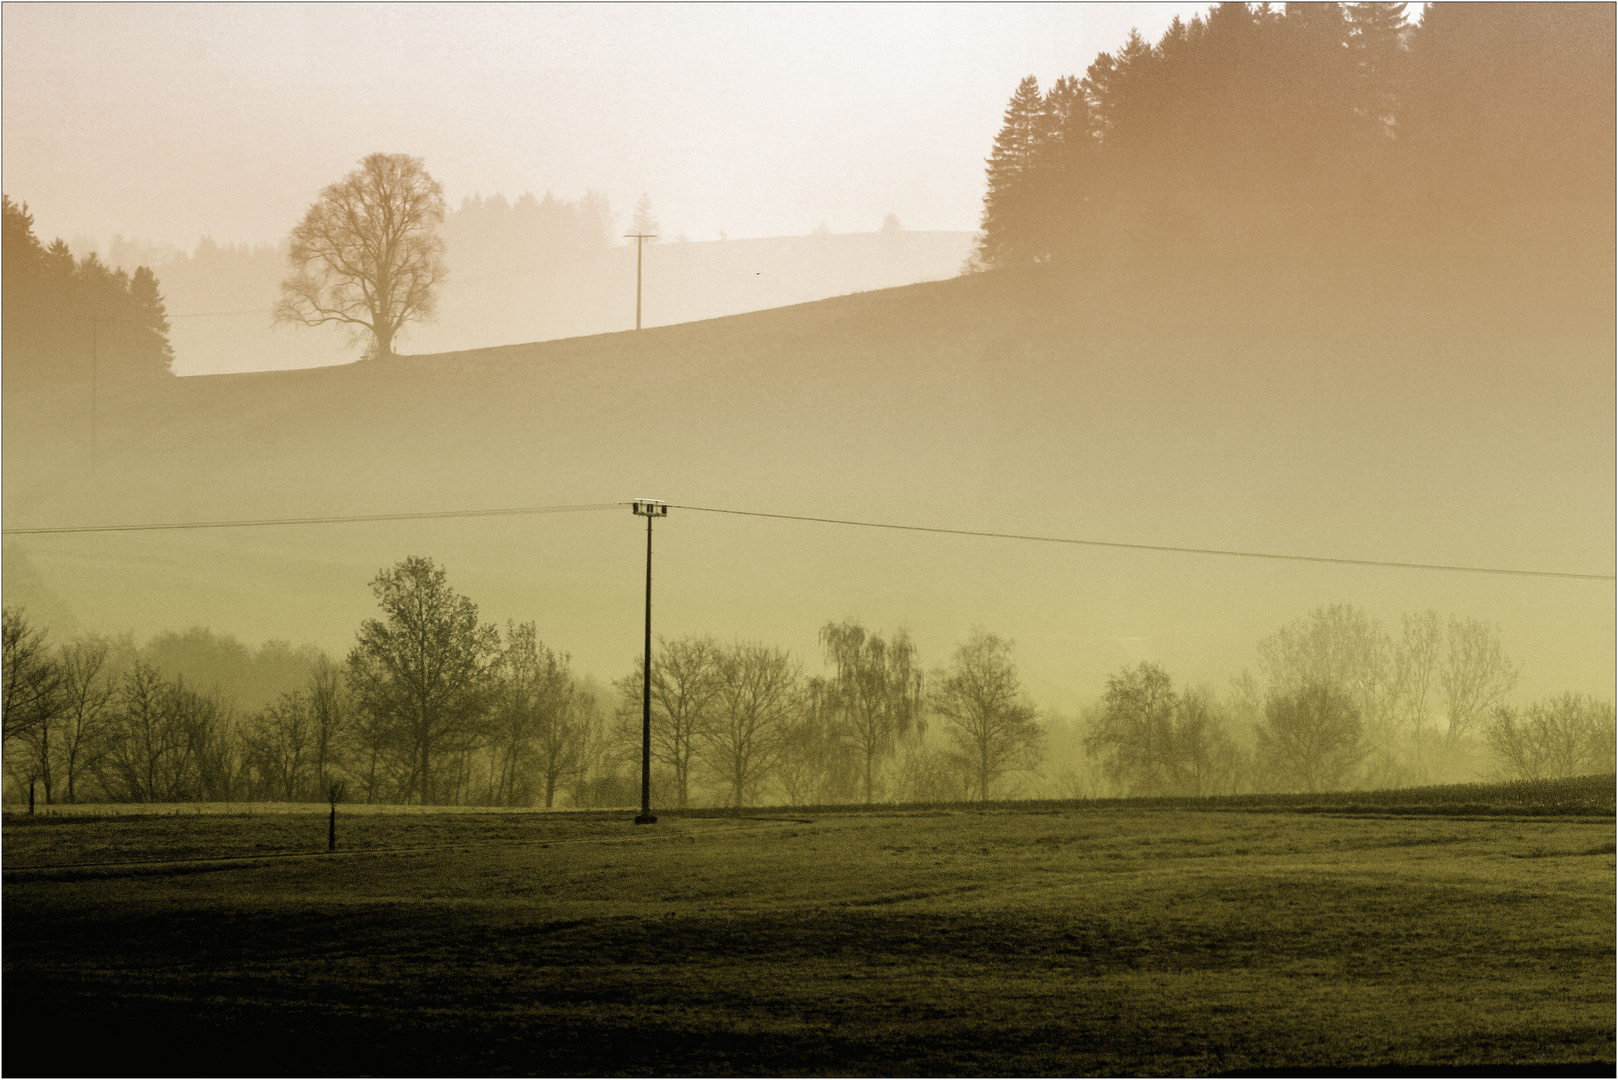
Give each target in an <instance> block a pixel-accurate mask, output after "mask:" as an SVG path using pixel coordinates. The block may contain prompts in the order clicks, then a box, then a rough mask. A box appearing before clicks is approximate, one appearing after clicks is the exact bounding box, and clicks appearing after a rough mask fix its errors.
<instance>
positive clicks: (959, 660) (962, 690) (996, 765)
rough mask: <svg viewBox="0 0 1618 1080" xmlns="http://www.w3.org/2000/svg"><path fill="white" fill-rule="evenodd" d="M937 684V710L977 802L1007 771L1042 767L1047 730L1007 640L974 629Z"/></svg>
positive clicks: (935, 696) (987, 796)
mask: <svg viewBox="0 0 1618 1080" xmlns="http://www.w3.org/2000/svg"><path fill="white" fill-rule="evenodd" d="M933 687H934V689H933V692H932V705H933V709H934V711H936V712H937V713H938V715H939V716H941V717H943V719H944V720H945V722H946V724H947V726H946V727H945V730H946V731H947V732H948V733H949V736H950V739H951V741H953V742H954V744H955V752H954V754H953V755H952V756H953V757H954V759H955V760H956V762H957V763H958V764H959V766H960V768H961V770H962V772H963V773H965V775H966V777H967V778H968V785H967V786H968V788H969V789H970V794H971V795H972V796H975V797H976V798H977V799H978V801H980V802H983V801H987V800H988V798H989V793H990V791H992V790H993V788H994V785H995V784H996V783H997V782H999V780H1000V779H1001V778H1002V777H1004V776H1005V775H1006V774H1007V773H1009V772H1017V771H1022V770H1031V769H1034V768H1037V767H1038V765H1039V759H1040V755H1041V752H1042V750H1043V746H1044V732H1043V731H1042V730H1041V728H1040V726H1039V721H1038V720H1036V719H1035V715H1034V707H1033V706H1032V705H1030V704H1029V703H1028V702H1027V701H1026V700H1025V699H1024V694H1023V690H1022V681H1021V680H1020V679H1019V678H1018V677H1017V668H1016V666H1015V665H1013V664H1012V662H1011V643H1010V642H1009V641H1006V640H1004V639H1003V638H998V637H996V636H995V635H993V634H988V633H984V632H982V631H978V632H976V633H974V634H973V635H972V636H971V638H970V639H968V641H967V643H966V644H965V645H962V646H961V647H960V648H959V649H957V650H956V651H955V663H954V665H953V666H952V667H950V669H949V670H947V671H943V672H940V673H939V674H938V675H937V676H936V677H935V678H934V680H933Z"/></svg>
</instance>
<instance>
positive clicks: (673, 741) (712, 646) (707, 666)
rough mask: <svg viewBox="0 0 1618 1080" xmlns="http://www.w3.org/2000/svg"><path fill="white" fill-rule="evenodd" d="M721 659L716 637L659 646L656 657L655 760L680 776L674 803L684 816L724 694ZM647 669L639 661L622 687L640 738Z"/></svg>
mask: <svg viewBox="0 0 1618 1080" xmlns="http://www.w3.org/2000/svg"><path fill="white" fill-rule="evenodd" d="M720 654H721V650H720V647H719V643H718V642H716V641H714V639H713V638H711V637H684V638H680V639H679V640H677V641H659V642H658V651H657V654H656V655H655V656H654V657H652V756H653V757H654V758H655V759H656V760H657V761H658V762H660V763H661V764H664V765H667V766H668V767H669V768H670V769H672V770H674V802H675V806H677V807H679V808H680V809H682V810H683V809H685V808H686V807H687V806H689V805H690V800H691V766H692V764H693V763H694V761H695V760H696V753H697V747H698V746H699V745H700V744H701V742H702V740H703V738H704V737H705V736H706V734H707V731H708V726H709V724H710V722H711V719H712V717H711V712H712V708H713V704H714V700H715V698H716V696H717V695H718V693H719V658H720ZM644 663H645V660H644V658H640V659H637V660H636V661H635V670H634V672H633V673H631V674H630V675H629V677H628V678H626V679H622V680H620V681H619V682H618V684H617V686H618V692H619V694H620V695H621V700H622V703H623V706H622V707H623V715H624V716H625V717H632V723H633V726H634V728H635V731H636V733H637V736H636V737H637V738H638V732H639V730H640V712H641V693H642V685H641V666H642V665H643V664H644Z"/></svg>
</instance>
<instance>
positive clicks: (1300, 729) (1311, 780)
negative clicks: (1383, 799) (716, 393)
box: [1256, 682, 1365, 792]
mask: <svg viewBox="0 0 1618 1080" xmlns="http://www.w3.org/2000/svg"><path fill="white" fill-rule="evenodd" d="M1256 734H1257V736H1258V755H1259V760H1260V764H1261V767H1263V768H1264V769H1265V770H1266V771H1267V772H1268V773H1269V776H1270V780H1271V783H1272V784H1274V785H1276V786H1277V787H1278V788H1279V789H1280V790H1282V791H1308V792H1317V791H1331V790H1333V789H1335V788H1337V787H1339V786H1341V785H1342V784H1343V783H1344V782H1345V781H1346V780H1347V779H1348V778H1349V777H1350V776H1351V775H1352V774H1353V771H1354V767H1355V766H1356V765H1358V764H1359V762H1360V759H1361V758H1363V757H1364V756H1365V744H1364V742H1363V739H1362V735H1363V728H1362V725H1361V721H1360V711H1359V706H1358V705H1357V704H1356V702H1355V700H1354V697H1353V696H1352V695H1351V694H1350V693H1348V692H1347V691H1346V690H1344V689H1343V688H1342V686H1341V684H1337V683H1330V682H1315V683H1310V684H1306V685H1304V686H1301V687H1298V688H1297V689H1295V690H1291V691H1283V692H1275V691H1272V692H1271V695H1270V698H1269V700H1268V701H1267V702H1266V703H1265V706H1264V720H1263V722H1262V723H1261V724H1259V726H1258V731H1257V733H1256Z"/></svg>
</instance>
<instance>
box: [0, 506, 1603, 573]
mask: <svg viewBox="0 0 1618 1080" xmlns="http://www.w3.org/2000/svg"><path fill="white" fill-rule="evenodd" d="M631 505H633V504H632V503H629V502H608V503H578V504H573V505H566V506H518V507H507V508H501V509H491V510H440V511H430V512H425V513H414V514H348V515H333V516H329V517H300V518H253V519H242V520H234V521H182V522H167V523H162V524H152V525H77V526H66V527H61V528H19V529H4V530H0V534H3V535H5V536H42V535H51V534H64V533H107V532H155V531H160V530H175V529H235V528H252V527H257V526H268V525H334V524H343V523H348V522H365V521H431V520H439V519H448V518H473V517H520V516H525V515H531V514H561V513H574V512H578V511H588V510H616V509H620V508H622V507H625V506H631ZM669 506H670V508H671V509H675V510H690V511H694V512H696V513H703V514H730V515H732V516H736V517H755V518H771V519H774V520H777V521H807V522H813V523H816V524H821V525H852V526H856V527H858V528H862V529H892V530H896V531H899V532H921V533H936V534H940V535H944V536H976V537H983V538H986V539H991V540H1024V541H1031V542H1034V543H1041V544H1073V545H1077V546H1081V547H1104V548H1122V549H1124V550H1128V551H1164V552H1170V553H1172V554H1179V555H1219V556H1224V557H1227V558H1238V559H1273V560H1280V561H1283V562H1307V563H1331V564H1336V565H1339V566H1374V567H1381V568H1384V569H1395V570H1441V571H1448V572H1451V573H1459V574H1502V575H1506V576H1510V577H1544V578H1565V579H1572V580H1576V581H1615V580H1618V577H1614V576H1613V575H1612V574H1574V573H1567V572H1564V571H1558V570H1514V569H1508V568H1505V567H1496V566H1460V565H1456V564H1452V563H1419V562H1396V561H1392V560H1386V559H1344V558H1335V557H1332V556H1329V555H1287V554H1283V553H1280V552H1274V551H1237V550H1232V549H1228V548H1202V547H1179V546H1173V545H1169V544H1131V543H1126V542H1123V541H1120V540H1083V539H1079V538H1076V537H1069V536H1034V535H1030V534H1027V533H1003V532H986V531H981V530H976V529H946V528H943V527H941V526H936V525H900V524H896V523H894V522H887V521H857V520H854V519H851V518H826V517H811V516H808V515H804V514H772V513H766V512H764V511H761V510H731V509H726V508H722V507H717V506H686V505H683V504H681V503H670V504H669Z"/></svg>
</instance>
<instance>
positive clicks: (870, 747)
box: [820, 620, 922, 803]
mask: <svg viewBox="0 0 1618 1080" xmlns="http://www.w3.org/2000/svg"><path fill="white" fill-rule="evenodd" d="M820 643H821V644H822V645H823V646H824V647H825V650H826V659H827V660H828V661H830V662H831V664H832V665H833V666H834V667H835V668H836V674H835V675H834V676H833V677H832V680H831V682H830V685H829V687H828V690H829V691H830V693H831V701H830V704H831V705H832V706H833V707H834V708H835V709H836V710H837V711H838V713H839V714H840V716H841V717H842V720H843V724H844V727H845V728H846V729H847V731H848V733H849V737H850V738H851V739H852V740H853V742H854V744H855V746H856V747H857V748H858V750H859V753H860V757H861V759H862V760H863V762H864V766H865V783H864V787H865V801H866V803H870V802H872V801H873V800H874V799H875V791H876V783H877V775H876V772H877V769H878V768H879V767H880V765H881V762H882V759H884V758H887V757H890V756H891V755H892V754H893V751H894V748H895V746H896V745H897V743H898V740H899V739H900V738H901V737H903V736H904V735H906V734H907V733H908V732H909V731H910V730H911V728H912V727H920V726H921V725H922V719H921V700H922V699H921V682H922V677H921V668H920V667H919V666H918V665H917V663H916V648H915V646H914V645H912V644H911V642H910V636H909V635H908V634H906V633H905V632H904V631H903V630H899V631H897V632H896V633H894V634H893V636H892V637H891V638H889V639H888V640H886V641H884V640H883V638H882V636H881V635H880V634H870V633H867V632H866V630H865V628H864V627H863V626H861V625H860V624H859V623H857V622H854V621H852V620H845V621H844V622H842V623H827V624H826V625H825V626H823V627H821V630H820Z"/></svg>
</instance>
